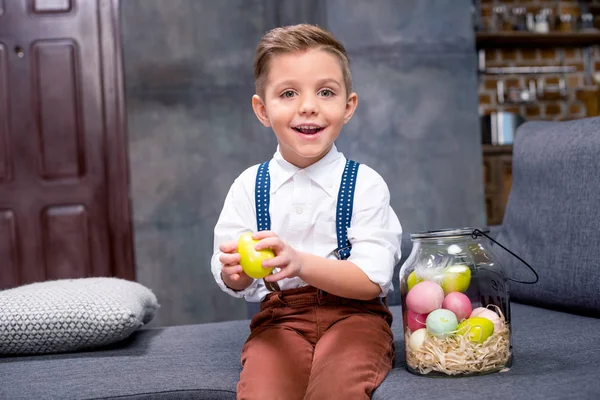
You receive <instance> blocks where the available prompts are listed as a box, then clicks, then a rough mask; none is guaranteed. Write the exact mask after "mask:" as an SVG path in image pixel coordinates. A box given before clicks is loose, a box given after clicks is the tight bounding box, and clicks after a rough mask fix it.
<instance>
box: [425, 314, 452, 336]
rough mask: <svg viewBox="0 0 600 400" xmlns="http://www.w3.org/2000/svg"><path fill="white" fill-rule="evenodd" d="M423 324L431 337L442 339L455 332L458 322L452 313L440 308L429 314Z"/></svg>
mask: <svg viewBox="0 0 600 400" xmlns="http://www.w3.org/2000/svg"><path fill="white" fill-rule="evenodd" d="M425 324H426V326H427V332H429V333H430V334H431V335H434V336H442V337H444V336H448V335H449V334H450V333H452V332H454V331H456V328H457V327H458V320H457V319H456V315H454V313H453V312H452V311H450V310H445V309H442V308H440V309H438V310H434V311H432V312H431V313H429V315H428V316H427V319H426V320H425Z"/></svg>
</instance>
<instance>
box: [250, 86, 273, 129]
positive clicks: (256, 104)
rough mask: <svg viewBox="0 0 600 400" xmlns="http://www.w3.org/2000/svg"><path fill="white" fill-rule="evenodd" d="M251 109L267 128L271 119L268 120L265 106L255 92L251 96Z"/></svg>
mask: <svg viewBox="0 0 600 400" xmlns="http://www.w3.org/2000/svg"><path fill="white" fill-rule="evenodd" d="M252 109H253V110H254V114H256V118H258V120H259V121H260V123H261V124H263V125H264V126H266V127H267V128H269V127H270V126H271V121H269V116H268V115H267V107H265V103H264V102H263V101H262V99H261V98H260V97H259V96H258V95H257V94H255V95H254V96H252Z"/></svg>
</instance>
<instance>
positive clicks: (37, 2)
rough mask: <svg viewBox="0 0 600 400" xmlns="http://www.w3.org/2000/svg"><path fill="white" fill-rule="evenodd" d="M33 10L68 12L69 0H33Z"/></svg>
mask: <svg viewBox="0 0 600 400" xmlns="http://www.w3.org/2000/svg"><path fill="white" fill-rule="evenodd" d="M33 10H34V11H35V12H38V13H43V12H68V11H70V10H71V0H34V1H33Z"/></svg>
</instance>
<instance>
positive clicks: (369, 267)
mask: <svg viewBox="0 0 600 400" xmlns="http://www.w3.org/2000/svg"><path fill="white" fill-rule="evenodd" d="M361 170H362V171H361ZM353 208H354V209H353V213H352V223H351V225H350V228H349V229H348V239H349V240H350V243H351V245H352V252H351V255H350V257H349V258H348V261H350V262H352V263H353V264H355V265H356V266H358V267H359V268H360V269H361V270H362V271H363V272H364V273H365V274H366V275H367V276H368V277H369V279H370V280H371V281H372V282H374V283H376V284H377V285H379V287H380V288H381V294H380V296H381V297H384V296H386V295H387V293H388V291H389V290H390V288H391V283H392V276H393V273H394V266H395V265H396V264H397V263H398V262H399V261H400V256H401V253H400V251H401V250H400V245H401V240H402V225H401V224H400V221H399V220H398V217H397V216H396V213H395V212H394V210H393V209H392V207H391V205H390V192H389V189H388V186H387V184H386V183H385V181H384V180H383V178H382V177H381V176H380V175H379V174H377V172H375V171H374V170H372V169H371V168H369V167H367V166H365V165H361V166H360V168H359V174H358V176H357V183H356V192H355V196H354V206H353Z"/></svg>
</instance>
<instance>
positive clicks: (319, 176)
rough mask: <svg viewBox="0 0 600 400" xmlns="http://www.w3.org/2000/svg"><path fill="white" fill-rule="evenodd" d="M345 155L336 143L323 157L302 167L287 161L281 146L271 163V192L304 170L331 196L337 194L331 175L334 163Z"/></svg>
mask: <svg viewBox="0 0 600 400" xmlns="http://www.w3.org/2000/svg"><path fill="white" fill-rule="evenodd" d="M343 157H344V155H343V154H342V153H340V152H339V151H338V150H337V147H336V146H335V144H334V145H333V146H332V147H331V150H329V152H328V153H327V154H325V156H324V157H323V158H321V159H320V160H319V161H317V162H316V163H314V164H312V165H310V166H308V167H306V168H304V169H302V168H298V167H296V166H295V165H294V164H292V163H290V162H288V161H286V160H285V159H284V158H283V156H282V155H281V152H280V149H279V146H277V151H276V152H275V154H274V155H273V160H274V161H275V162H271V163H270V165H269V174H270V175H271V190H270V191H271V193H274V192H276V191H277V190H278V189H279V188H280V187H281V186H282V185H283V184H284V183H286V182H287V181H288V180H290V179H291V178H292V177H293V176H294V175H295V174H296V173H298V172H300V171H301V170H304V172H306V174H307V175H308V176H309V177H310V178H311V179H312V180H313V181H314V182H315V183H317V184H318V185H319V186H320V187H321V188H322V189H323V190H325V192H327V194H328V195H330V196H335V195H336V190H335V189H336V185H335V184H334V183H335V182H334V181H333V180H332V179H333V177H332V176H331V170H332V168H331V167H332V164H333V163H335V162H336V161H339V160H340V159H341V158H343Z"/></svg>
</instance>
